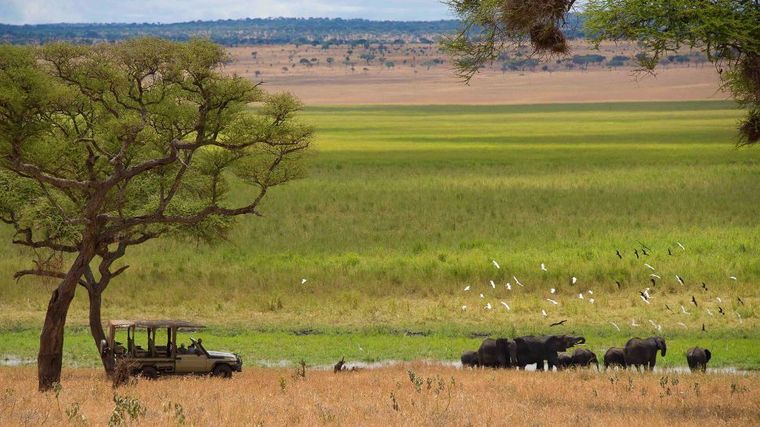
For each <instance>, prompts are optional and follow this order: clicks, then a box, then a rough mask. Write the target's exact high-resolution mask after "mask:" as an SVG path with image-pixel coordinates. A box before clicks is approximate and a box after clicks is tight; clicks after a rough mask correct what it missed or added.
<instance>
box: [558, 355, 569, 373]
mask: <svg viewBox="0 0 760 427" xmlns="http://www.w3.org/2000/svg"><path fill="white" fill-rule="evenodd" d="M572 366H573V356H571V355H569V354H566V353H562V354H558V355H557V370H558V371H562V370H564V369H567V368H571V367H572Z"/></svg>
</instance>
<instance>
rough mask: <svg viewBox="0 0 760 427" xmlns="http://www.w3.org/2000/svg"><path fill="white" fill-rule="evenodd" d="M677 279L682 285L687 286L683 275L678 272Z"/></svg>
mask: <svg viewBox="0 0 760 427" xmlns="http://www.w3.org/2000/svg"><path fill="white" fill-rule="evenodd" d="M676 280H678V283H680V284H681V286H686V284H685V283H684V282H683V277H681V276H679V275H677V274H676Z"/></svg>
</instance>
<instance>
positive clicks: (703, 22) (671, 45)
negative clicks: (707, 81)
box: [586, 0, 760, 144]
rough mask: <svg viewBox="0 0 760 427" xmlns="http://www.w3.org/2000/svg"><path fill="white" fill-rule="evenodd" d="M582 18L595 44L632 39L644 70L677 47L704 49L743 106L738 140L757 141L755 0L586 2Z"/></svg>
mask: <svg viewBox="0 0 760 427" xmlns="http://www.w3.org/2000/svg"><path fill="white" fill-rule="evenodd" d="M586 16H587V21H586V27H587V29H588V34H589V35H590V36H591V37H592V39H593V40H594V41H595V42H596V43H597V44H598V43H600V42H602V41H604V40H614V41H622V40H631V41H635V42H637V44H638V47H639V48H640V50H641V53H642V54H641V55H638V56H637V58H638V59H639V63H640V64H641V66H642V68H643V69H644V70H647V71H653V70H655V68H656V67H657V64H658V63H659V62H660V60H661V59H662V58H663V57H666V56H667V55H669V54H672V53H674V52H678V51H680V50H681V49H683V48H691V49H700V50H702V51H704V52H705V54H706V55H707V58H708V60H709V61H710V62H712V63H714V64H715V65H716V67H717V68H718V70H719V72H720V75H721V79H722V80H723V83H724V87H725V88H726V89H728V90H729V91H730V92H731V93H732V94H733V96H734V98H735V99H736V100H737V101H738V102H739V103H740V105H742V106H743V107H744V108H746V109H747V110H748V114H747V117H746V118H745V119H744V121H743V122H742V123H741V125H740V134H741V138H742V139H741V141H742V143H749V144H751V143H756V142H758V140H760V1H758V0H590V1H589V2H588V5H587V6H586Z"/></svg>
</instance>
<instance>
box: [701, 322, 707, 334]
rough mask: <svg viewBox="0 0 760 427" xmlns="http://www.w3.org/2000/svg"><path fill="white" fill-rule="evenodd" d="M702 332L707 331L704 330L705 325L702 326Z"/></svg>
mask: <svg viewBox="0 0 760 427" xmlns="http://www.w3.org/2000/svg"><path fill="white" fill-rule="evenodd" d="M702 332H707V331H706V330H705V324H704V323H703V324H702Z"/></svg>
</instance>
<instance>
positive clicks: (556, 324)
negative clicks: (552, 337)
mask: <svg viewBox="0 0 760 427" xmlns="http://www.w3.org/2000/svg"><path fill="white" fill-rule="evenodd" d="M565 322H567V319H565V320H560V321H559V322H555V323H552V324H551V325H549V327H550V328H551V327H553V326H560V325H564V324H565Z"/></svg>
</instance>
